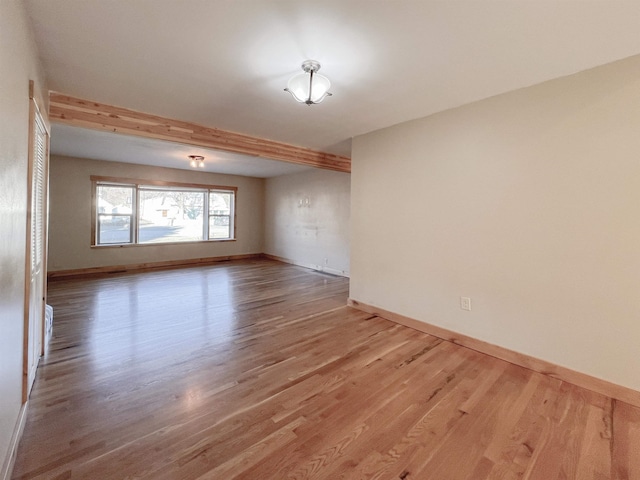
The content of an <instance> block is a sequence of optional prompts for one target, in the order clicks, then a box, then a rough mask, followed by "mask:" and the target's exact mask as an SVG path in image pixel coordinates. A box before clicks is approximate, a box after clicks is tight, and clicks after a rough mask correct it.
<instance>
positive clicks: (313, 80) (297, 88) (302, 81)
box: [284, 60, 332, 105]
mask: <svg viewBox="0 0 640 480" xmlns="http://www.w3.org/2000/svg"><path fill="white" fill-rule="evenodd" d="M302 70H304V73H299V74H298V75H294V76H293V77H291V79H290V80H289V83H288V84H287V88H285V89H284V91H285V92H289V93H290V94H291V95H293V98H295V100H296V102H300V103H306V104H307V105H313V104H314V103H320V102H321V101H322V100H324V99H325V98H326V97H329V96H331V95H332V94H331V93H329V87H331V82H330V81H329V79H328V78H327V77H323V76H322V75H318V73H317V72H318V70H320V64H319V63H318V62H316V61H315V60H305V61H304V62H302Z"/></svg>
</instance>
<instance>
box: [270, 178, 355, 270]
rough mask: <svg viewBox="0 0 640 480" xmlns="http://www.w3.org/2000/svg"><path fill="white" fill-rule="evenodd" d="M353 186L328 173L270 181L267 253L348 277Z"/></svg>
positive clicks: (349, 180)
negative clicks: (351, 193)
mask: <svg viewBox="0 0 640 480" xmlns="http://www.w3.org/2000/svg"><path fill="white" fill-rule="evenodd" d="M350 182H351V175H349V174H348V173H340V172H332V171H328V170H311V171H309V172H303V173H297V174H294V175H284V176H281V177H275V178H270V179H267V182H266V190H265V218H266V222H265V241H264V244H265V253H268V254H271V255H276V256H278V257H282V258H285V259H287V260H288V261H290V262H292V263H295V264H297V265H303V266H306V267H310V268H314V269H317V270H323V271H326V272H329V273H333V274H337V275H344V276H349V221H350V220H349V217H350V190H351V185H350ZM307 199H308V202H307V201H306V200H307Z"/></svg>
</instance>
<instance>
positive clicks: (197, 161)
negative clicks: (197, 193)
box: [189, 155, 204, 168]
mask: <svg viewBox="0 0 640 480" xmlns="http://www.w3.org/2000/svg"><path fill="white" fill-rule="evenodd" d="M189 158H190V159H191V161H190V162H189V165H191V166H192V167H193V168H198V167H200V168H204V157H203V156H202V155H189Z"/></svg>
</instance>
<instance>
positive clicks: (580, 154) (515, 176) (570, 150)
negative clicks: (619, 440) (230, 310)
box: [351, 57, 640, 390]
mask: <svg viewBox="0 0 640 480" xmlns="http://www.w3.org/2000/svg"><path fill="white" fill-rule="evenodd" d="M639 132H640V57H633V58H630V59H627V60H624V61H620V62H616V63H614V64H610V65H607V66H603V67H600V68H596V69H594V70H590V71H586V72H582V73H579V74H576V75H573V76H570V77H566V78H562V79H558V80H554V81H550V82H547V83H544V84H541V85H537V86H534V87H530V88H526V89H523V90H519V91H516V92H512V93H509V94H506V95H501V96H497V97H494V98H491V99H488V100H485V101H481V102H478V103H475V104H471V105H467V106H464V107H461V108H457V109H454V110H450V111H447V112H444V113H441V114H437V115H433V116H430V117H428V118H423V119H420V120H415V121H412V122H408V123H404V124H401V125H397V126H395V127H391V128H387V129H384V130H380V131H377V132H374V133H370V134H368V135H363V136H360V137H357V138H355V139H354V146H353V170H352V212H353V216H352V249H351V252H352V253H351V297H352V298H353V299H355V300H358V301H361V302H365V303H368V304H371V305H374V306H378V307H380V308H383V309H387V310H390V311H393V312H396V313H400V314H402V315H405V316H409V317H413V318H416V319H419V320H422V321H425V322H428V323H431V324H434V325H438V326H441V327H444V328H447V329H450V330H454V331H457V332H461V333H463V334H466V335H469V336H472V337H476V338H479V339H482V340H485V341H487V342H491V343H493V344H497V345H500V346H503V347H506V348H509V349H512V350H516V351H519V352H523V353H526V354H528V355H532V356H534V357H538V358H541V359H544V360H547V361H550V362H553V363H556V364H560V365H563V366H566V367H569V368H571V369H574V370H577V371H580V372H584V373H586V374H589V375H592V376H595V377H599V378H603V379H606V380H609V381H612V382H615V383H618V384H620V385H624V386H627V387H630V388H633V389H636V390H640V373H639V372H640V133H639ZM460 296H466V297H471V299H472V311H471V312H466V311H463V310H461V309H460V306H459V297H460Z"/></svg>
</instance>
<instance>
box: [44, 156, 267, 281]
mask: <svg viewBox="0 0 640 480" xmlns="http://www.w3.org/2000/svg"><path fill="white" fill-rule="evenodd" d="M50 168H51V173H50V180H49V181H50V186H49V191H50V206H51V208H50V220H49V271H50V272H55V271H59V270H73V269H77V268H90V267H102V266H110V265H130V264H138V263H145V262H157V261H171V260H184V259H191V258H203V257H218V256H227V255H242V254H250V253H262V249H263V246H262V239H263V234H262V232H263V228H264V218H263V217H264V207H263V204H264V180H262V179H259V178H251V177H241V176H234V175H221V174H214V173H203V172H195V171H190V170H177V169H170V168H158V167H149V166H145V165H132V164H127V163H118V162H107V161H98V160H88V159H80V158H69V157H60V156H52V157H51V167H50ZM91 175H101V176H116V177H127V178H136V179H144V180H165V181H175V182H183V183H199V184H212V185H224V186H235V187H238V193H237V197H236V237H237V240H236V241H233V242H202V243H189V244H173V245H145V246H135V247H124V248H118V247H115V248H113V247H107V248H104V247H99V248H91V181H90V178H89V177H90V176H91Z"/></svg>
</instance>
